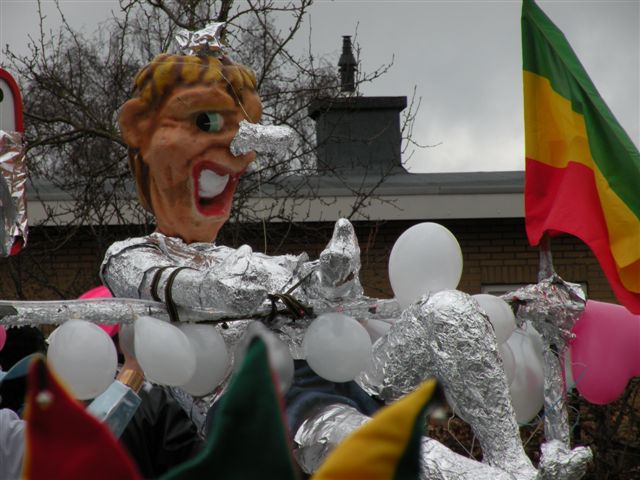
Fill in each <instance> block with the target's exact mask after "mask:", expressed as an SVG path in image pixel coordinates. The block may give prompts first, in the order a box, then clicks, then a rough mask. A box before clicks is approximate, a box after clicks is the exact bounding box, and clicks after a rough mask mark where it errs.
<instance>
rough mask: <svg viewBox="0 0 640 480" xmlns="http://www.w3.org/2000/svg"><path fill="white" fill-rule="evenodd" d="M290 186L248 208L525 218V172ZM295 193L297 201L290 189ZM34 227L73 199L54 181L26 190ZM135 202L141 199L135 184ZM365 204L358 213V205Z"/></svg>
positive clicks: (333, 215)
mask: <svg viewBox="0 0 640 480" xmlns="http://www.w3.org/2000/svg"><path fill="white" fill-rule="evenodd" d="M282 181H283V182H284V183H285V184H286V185H285V186H284V188H283V184H280V185H279V186H273V185H263V186H261V188H260V190H259V191H260V194H259V195H256V196H255V197H254V198H251V199H250V200H249V202H248V206H249V207H250V208H253V209H254V210H255V211H260V210H264V209H266V208H271V207H272V208H278V209H282V211H286V212H292V213H293V217H292V218H293V219H294V220H295V221H335V220H336V219H337V218H340V217H350V218H351V219H352V220H424V219H434V220H436V219H464V218H521V217H523V216H524V205H523V190H524V172H522V171H513V172H463V173H419V174H412V173H406V172H399V171H398V172H396V173H392V174H390V175H388V176H386V177H384V178H383V179H381V178H380V177H376V176H362V175H348V176H341V177H336V176H326V175H325V176H305V177H299V176H291V177H288V178H286V179H284V180H282ZM292 191H295V192H296V195H295V197H296V198H295V199H294V198H291V196H290V193H287V192H292ZM27 199H28V212H29V219H30V222H31V224H32V225H36V224H38V223H40V222H41V221H43V220H44V218H45V216H44V206H43V204H46V205H48V206H51V205H53V204H56V203H67V202H69V201H70V200H71V197H70V196H69V194H67V193H66V192H63V191H61V190H60V189H58V188H56V187H54V186H53V185H52V184H51V183H50V182H48V181H44V180H37V181H35V182H34V184H30V185H29V187H28V188H27ZM131 200H132V202H135V201H137V200H136V195H135V190H134V187H133V183H132V185H131ZM358 202H360V203H361V207H360V208H359V209H358V213H357V214H356V215H353V214H352V212H353V210H354V206H355V205H356V204H358Z"/></svg>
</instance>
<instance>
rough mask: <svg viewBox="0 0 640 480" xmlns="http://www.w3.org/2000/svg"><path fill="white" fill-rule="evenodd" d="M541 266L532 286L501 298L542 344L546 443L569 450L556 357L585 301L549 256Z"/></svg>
mask: <svg viewBox="0 0 640 480" xmlns="http://www.w3.org/2000/svg"><path fill="white" fill-rule="evenodd" d="M545 255H546V257H543V259H542V260H543V262H542V265H543V266H544V267H545V269H546V270H547V271H549V272H551V273H550V274H549V276H548V277H546V278H543V279H542V280H541V281H539V282H538V283H536V284H535V285H527V286H526V287H523V288H520V289H518V290H515V291H513V292H510V293H507V294H505V295H503V296H502V299H503V300H505V301H506V302H508V303H509V304H511V307H512V308H513V310H514V312H515V315H516V322H517V323H518V324H519V325H522V324H524V323H525V322H527V321H529V322H531V324H532V325H533V326H534V328H535V329H536V330H537V331H538V332H540V334H541V335H542V338H543V340H544V342H543V343H544V349H543V368H544V411H545V417H544V428H545V437H546V438H547V439H548V440H559V441H561V442H562V443H563V444H564V445H565V446H566V447H568V446H569V441H570V436H571V431H570V428H569V418H568V414H567V407H566V403H567V400H566V388H565V385H564V382H563V379H562V371H561V366H560V359H559V357H558V354H559V353H564V351H565V349H566V348H567V342H568V341H569V340H570V339H571V338H572V337H573V334H572V333H571V329H572V328H573V326H574V324H575V322H576V321H577V320H578V318H579V317H580V314H581V313H582V311H583V310H584V307H585V303H586V299H585V295H584V292H583V290H582V288H581V287H580V285H578V284H576V283H570V282H566V281H564V280H563V279H562V278H560V277H559V276H558V275H557V274H556V273H554V272H553V270H552V268H551V259H550V258H549V257H550V253H549V252H547V253H545Z"/></svg>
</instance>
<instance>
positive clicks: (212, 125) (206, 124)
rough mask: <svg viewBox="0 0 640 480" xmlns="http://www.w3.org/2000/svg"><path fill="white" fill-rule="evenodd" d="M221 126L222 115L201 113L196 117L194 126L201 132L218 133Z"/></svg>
mask: <svg viewBox="0 0 640 480" xmlns="http://www.w3.org/2000/svg"><path fill="white" fill-rule="evenodd" d="M222 124H223V121H222V115H220V114H219V113H216V112H203V113H200V114H198V116H197V117H196V125H197V126H198V128H199V129H200V130H202V131H203V132H209V133H213V132H219V131H220V130H222Z"/></svg>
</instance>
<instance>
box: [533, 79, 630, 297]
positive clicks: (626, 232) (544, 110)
mask: <svg viewBox="0 0 640 480" xmlns="http://www.w3.org/2000/svg"><path fill="white" fill-rule="evenodd" d="M523 75H524V101H525V106H526V107H525V153H526V156H527V158H529V159H531V160H536V161H538V162H541V163H544V164H547V165H549V166H551V167H556V168H565V167H566V166H567V165H568V163H569V162H575V163H580V164H582V165H585V166H586V167H588V168H589V169H591V170H592V171H593V173H594V178H595V182H596V188H597V191H598V196H599V198H600V204H601V206H602V210H603V213H604V217H605V221H606V224H607V230H608V233H609V244H610V246H611V253H612V255H613V258H614V260H615V262H616V267H617V269H618V272H619V275H620V280H621V282H622V284H623V285H624V286H625V288H627V289H628V290H630V291H632V292H636V293H640V275H639V274H638V272H640V221H639V220H638V218H637V217H636V216H635V215H634V214H633V212H632V211H631V210H630V209H629V207H628V206H627V205H626V204H625V203H624V202H623V201H622V200H621V199H620V197H618V195H616V193H615V192H614V191H613V190H611V188H610V187H609V184H608V182H607V181H606V179H605V177H604V176H603V174H602V172H601V171H600V169H599V168H598V166H597V164H596V163H595V162H594V160H593V157H592V155H591V151H590V149H589V143H588V136H587V129H586V126H585V121H584V116H583V115H581V114H579V113H577V112H575V111H574V110H573V109H572V108H571V102H570V101H569V100H568V99H566V98H565V97H563V96H562V95H560V94H558V93H556V92H555V91H554V90H553V89H552V87H551V84H550V82H549V80H548V79H547V78H545V77H542V76H540V75H536V74H535V73H531V72H528V71H524V72H523ZM639 188H640V187H639Z"/></svg>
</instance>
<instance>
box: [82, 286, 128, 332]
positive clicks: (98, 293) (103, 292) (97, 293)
mask: <svg viewBox="0 0 640 480" xmlns="http://www.w3.org/2000/svg"><path fill="white" fill-rule="evenodd" d="M111 297H113V295H111V292H110V291H109V289H108V288H107V287H105V286H104V285H100V286H99V287H96V288H92V289H91V290H87V291H86V292H84V293H83V294H82V295H80V296H79V297H78V298H79V299H80V300H86V299H89V298H111ZM98 326H99V327H100V328H101V329H102V330H104V331H105V332H107V334H108V335H109V336H110V337H113V336H114V335H115V334H116V333H118V331H120V325H102V324H100V325H98Z"/></svg>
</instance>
